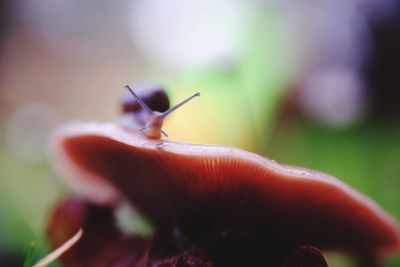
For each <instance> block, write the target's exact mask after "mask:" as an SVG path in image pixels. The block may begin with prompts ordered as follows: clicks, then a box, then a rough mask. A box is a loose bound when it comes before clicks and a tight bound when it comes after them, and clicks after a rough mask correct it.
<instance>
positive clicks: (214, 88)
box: [0, 0, 400, 267]
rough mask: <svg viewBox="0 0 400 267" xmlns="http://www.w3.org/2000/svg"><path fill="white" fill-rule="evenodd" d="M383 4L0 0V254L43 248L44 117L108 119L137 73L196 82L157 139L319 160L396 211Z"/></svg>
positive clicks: (176, 88)
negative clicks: (194, 97)
mask: <svg viewBox="0 0 400 267" xmlns="http://www.w3.org/2000/svg"><path fill="white" fill-rule="evenodd" d="M397 2H398V1H395V0H382V1H373V0H348V1H335V0H328V1H312V0H308V1H307V0H302V1H279V0H264V1H255V0H252V1H244V0H242V1H240V0H233V1H228V0H222V1H211V0H206V1H192V0H190V1H183V0H182V1H180V0H165V1H163V0H149V1H144V0H141V1H128V0H125V1H118V2H117V1H106V0H100V1H94V0H90V1H78V0H72V1H66V0H64V1H63V0H60V1H50V0H35V1H34V0H25V1H22V0H18V1H7V0H1V1H0V15H1V16H0V22H1V24H0V265H1V266H22V262H23V258H24V254H25V252H26V250H27V249H28V248H29V245H30V243H31V241H32V240H35V241H36V244H37V250H36V256H35V258H38V257H41V256H43V255H45V254H46V253H47V252H48V249H47V246H46V242H45V240H44V231H45V225H46V220H47V216H48V215H49V212H50V209H51V207H52V205H54V203H55V201H56V200H57V199H60V198H61V197H62V196H63V195H64V194H66V193H67V189H65V188H64V187H63V185H61V184H60V183H59V182H58V180H57V179H56V177H55V174H54V173H53V172H52V170H51V166H50V165H49V162H50V160H49V159H48V157H47V138H48V135H49V133H50V132H51V129H53V128H54V127H56V125H59V124H61V123H63V122H66V121H74V120H99V121H110V120H115V119H117V118H118V116H119V115H120V106H119V104H120V99H121V95H122V94H123V86H124V85H125V84H126V83H129V84H134V83H135V82H137V81H140V80H149V79H150V80H155V81H159V82H161V83H163V84H164V85H165V86H166V87H167V88H168V93H169V95H170V96H171V99H172V102H173V103H176V102H178V101H179V100H181V99H183V98H184V97H186V96H188V95H190V94H192V93H193V92H194V91H200V92H201V93H202V97H201V98H200V99H199V101H194V102H193V103H191V104H190V105H187V106H186V107H185V108H184V109H182V110H181V111H179V112H177V113H175V114H174V116H172V117H171V118H170V119H169V121H168V122H167V123H166V125H165V130H166V131H167V132H168V133H169V135H170V137H169V138H170V139H172V140H178V141H186V142H194V143H210V144H222V145H230V146H237V147H241V148H244V149H247V150H249V151H253V152H256V153H259V154H261V155H263V156H266V157H269V158H272V159H274V160H277V161H278V162H282V163H286V164H292V165H300V166H305V167H308V168H312V169H317V170H319V171H323V172H327V173H329V174H332V175H334V176H336V177H338V178H340V179H341V180H343V181H345V182H346V183H348V184H350V185H351V186H352V187H354V188H356V189H358V190H360V191H361V192H363V193H365V194H366V195H368V196H370V197H371V198H372V199H374V200H375V201H377V202H378V203H379V204H380V205H381V206H382V207H383V208H384V209H386V210H387V211H388V212H389V213H391V214H392V215H393V216H394V217H396V218H397V219H400V206H399V204H398V203H399V200H400V198H399V194H400V177H399V174H400V164H399V162H398V161H399V158H400V120H399V118H400V105H399V104H398V101H399V99H400V75H399V70H400V66H399V65H400V63H399V62H400V49H399V48H400V6H399V4H397ZM329 257H330V258H329V259H330V262H331V265H332V266H333V267H335V266H337V267H341V266H343V267H344V266H352V265H351V262H349V260H348V259H346V258H344V257H343V256H341V255H337V254H334V253H332V254H330V255H329ZM390 266H400V265H397V264H396V262H393V263H391V265H390Z"/></svg>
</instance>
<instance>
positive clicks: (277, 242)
mask: <svg viewBox="0 0 400 267" xmlns="http://www.w3.org/2000/svg"><path fill="white" fill-rule="evenodd" d="M132 92H133V91H132ZM194 96H196V95H194ZM194 96H192V97H191V98H193V97H194ZM141 97H142V96H141ZM150 98H151V97H150ZM191 98H189V99H191ZM139 99H140V98H139V97H138V96H136V94H134V98H132V101H135V103H137V104H138V105H139V106H140V108H139V109H135V111H134V112H128V113H127V114H125V115H124V117H125V118H124V120H123V122H121V121H118V122H114V123H95V122H92V123H91V122H82V123H73V124H69V125H66V126H63V127H61V128H59V129H58V130H57V131H56V133H55V134H54V136H53V138H52V142H51V145H52V146H51V148H52V155H53V158H54V162H55V164H56V167H57V169H58V170H59V172H60V173H61V174H63V176H64V177H65V179H64V180H65V181H66V182H67V183H68V184H69V185H70V186H71V187H72V188H73V189H74V191H75V192H76V193H78V194H80V195H81V196H83V197H84V198H85V199H87V200H88V201H90V202H93V203H96V204H98V205H109V206H113V205H116V204H117V203H118V202H119V201H120V200H121V199H125V200H127V201H128V202H129V203H131V204H132V205H133V206H134V207H135V208H137V209H138V210H139V211H140V212H141V213H142V214H143V215H144V216H145V217H146V218H147V219H149V220H150V221H151V222H152V223H153V224H154V226H155V228H156V233H155V237H154V239H153V244H152V248H151V249H150V252H149V255H152V260H160V259H161V260H162V259H163V258H164V259H165V258H168V257H170V256H171V255H177V254H179V253H183V252H187V251H196V253H195V254H196V255H198V254H200V255H203V256H204V255H206V256H204V257H206V258H207V259H210V260H211V261H212V262H213V263H215V264H216V266H260V264H264V266H283V264H284V262H288V259H290V258H293V257H291V256H290V255H293V254H292V253H293V251H295V253H297V252H296V251H298V249H299V248H302V247H304V246H310V247H311V246H312V247H315V248H318V249H321V250H330V249H335V250H341V251H343V252H345V253H347V254H349V255H351V256H353V257H354V258H355V259H356V260H357V261H358V262H359V263H360V265H362V266H364V267H365V266H377V265H378V264H379V263H380V262H382V260H383V259H385V258H386V257H387V256H389V255H391V254H392V253H394V252H395V251H399V250H400V232H399V228H398V225H397V224H396V222H395V221H394V220H393V219H392V218H391V217H390V216H389V215H388V214H387V213H385V211H384V210H383V209H382V208H380V207H379V206H378V205H377V204H376V203H375V202H373V201H372V200H371V199H369V198H368V197H366V196H364V195H363V194H361V193H360V192H357V191H356V190H354V189H352V188H351V187H349V186H348V185H346V184H344V183H343V182H341V181H340V180H338V179H336V178H334V177H332V176H329V175H327V174H323V173H320V172H316V171H313V170H309V169H305V168H300V167H292V166H286V165H281V164H278V163H276V162H275V161H273V160H269V159H267V158H264V157H261V156H259V155H256V154H253V153H250V152H247V151H244V150H241V149H238V148H232V147H223V146H213V145H196V144H186V143H179V142H172V141H168V140H163V139H160V135H161V133H162V129H161V126H162V122H163V119H164V117H163V116H160V114H166V113H167V114H170V111H168V110H167V111H163V112H164V113H155V112H154V111H152V110H150V108H148V107H147V108H146V107H145V105H146V102H149V101H150V100H148V101H144V102H143V101H141V100H139ZM143 99H144V100H146V97H143ZM187 101H188V100H185V101H184V103H186V102H187ZM178 106H181V104H179V105H178ZM175 109H176V107H173V108H172V109H171V110H175ZM143 112H145V113H146V114H147V115H146V114H145V115H143ZM138 114H140V117H141V119H140V120H137V119H136V118H137V117H138ZM154 114H156V115H157V116H158V117H157V119H156V120H154V118H155V116H154ZM129 117H132V118H131V119H129ZM127 118H128V119H127ZM143 118H144V119H143ZM159 118H161V121H160V120H158V119H159ZM157 120H158V121H157ZM129 121H130V122H131V124H130V126H129ZM154 121H156V122H157V123H152V122H154ZM146 128H151V129H150V130H148V131H144V129H146ZM158 240H161V241H160V242H158ZM166 244H167V245H166ZM166 246H168V247H169V248H168V249H166V248H165V247H166ZM165 251H168V252H165ZM174 253H175V254H174ZM311 254H313V255H314V254H315V253H311ZM317 254H318V253H317ZM296 255H297V254H296ZM318 255H319V254H318ZM321 255H322V254H321ZM203 256H202V257H203ZM325 264H326V263H325ZM154 266H156V265H154ZM157 266H158V265H157ZM160 266H161V265H160ZM199 266H201V265H199ZM287 266H289V265H287ZM290 266H291V265H290ZM316 266H317V265H316ZM320 266H325V265H323V263H321V265H320Z"/></svg>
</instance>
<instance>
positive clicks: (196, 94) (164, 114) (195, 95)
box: [161, 92, 200, 118]
mask: <svg viewBox="0 0 400 267" xmlns="http://www.w3.org/2000/svg"><path fill="white" fill-rule="evenodd" d="M197 96H200V93H199V92H197V93H195V94H193V95H192V96H190V97H188V98H186V99H185V100H183V101H182V102H181V103H179V104H176V105H175V106H173V107H172V108H170V109H168V110H166V111H164V112H163V113H162V114H161V117H162V118H165V117H167V116H168V115H169V114H171V113H172V112H174V111H175V110H176V109H178V108H180V107H181V106H183V105H184V104H186V103H187V102H189V101H190V100H192V99H193V98H195V97H197Z"/></svg>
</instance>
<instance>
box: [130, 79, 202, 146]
mask: <svg viewBox="0 0 400 267" xmlns="http://www.w3.org/2000/svg"><path fill="white" fill-rule="evenodd" d="M125 87H126V88H127V89H128V91H129V92H130V93H131V94H132V96H133V97H134V98H133V99H132V98H130V99H127V98H126V97H125V98H124V101H123V105H122V106H123V112H124V113H126V114H134V116H135V119H136V122H137V123H138V124H139V125H141V126H142V127H141V128H139V130H140V131H143V132H144V133H145V135H146V136H147V137H148V138H151V139H160V138H161V134H163V135H164V136H166V137H168V134H167V133H166V132H165V131H163V129H162V126H163V123H164V119H165V118H166V117H168V116H169V115H170V114H171V113H172V112H174V111H175V110H176V109H178V108H180V107H181V106H183V105H184V104H186V103H187V102H189V101H190V100H192V99H193V98H195V97H197V96H200V93H198V92H197V93H195V94H193V95H192V96H190V97H188V98H187V99H185V100H183V101H182V102H180V103H179V104H177V105H175V106H173V107H172V108H169V99H168V96H167V94H166V93H165V91H164V90H163V88H162V87H161V86H159V85H157V84H155V83H151V82H142V83H141V84H138V85H136V87H137V88H138V90H140V91H141V92H143V95H144V96H143V97H141V96H139V95H138V94H137V93H135V91H134V90H133V89H132V88H131V87H130V86H129V85H126V86H125Z"/></svg>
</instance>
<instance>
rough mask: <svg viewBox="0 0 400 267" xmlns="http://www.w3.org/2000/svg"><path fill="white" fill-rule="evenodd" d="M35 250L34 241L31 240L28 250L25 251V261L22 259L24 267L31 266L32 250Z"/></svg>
mask: <svg viewBox="0 0 400 267" xmlns="http://www.w3.org/2000/svg"><path fill="white" fill-rule="evenodd" d="M34 251H35V242H34V241H32V243H31V245H30V247H29V249H28V252H27V253H26V257H25V261H24V267H31V266H32V260H33V252H34Z"/></svg>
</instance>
